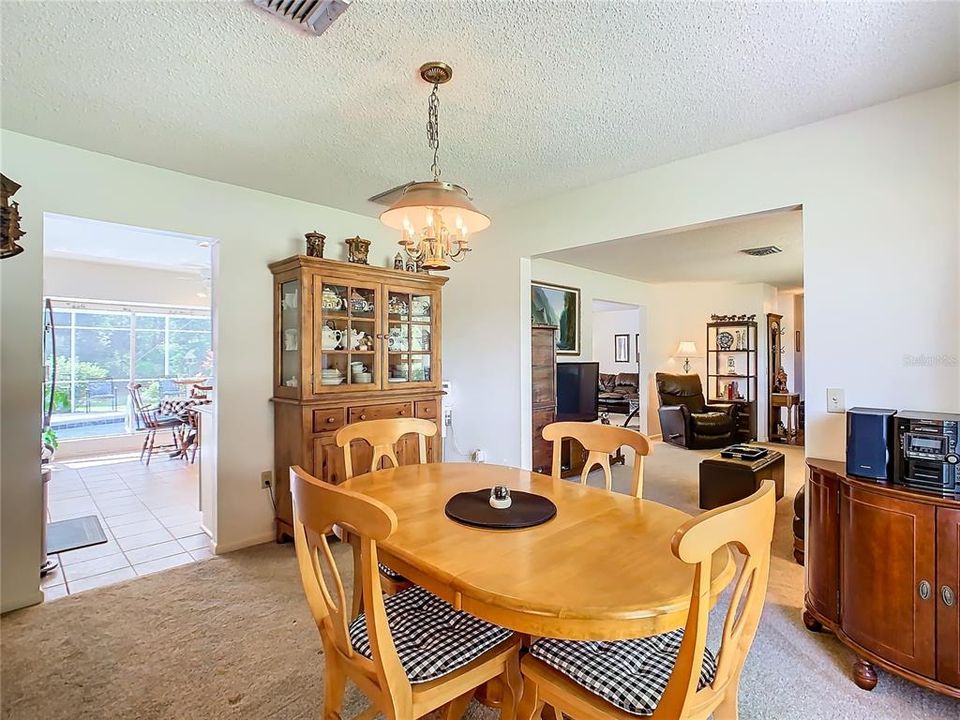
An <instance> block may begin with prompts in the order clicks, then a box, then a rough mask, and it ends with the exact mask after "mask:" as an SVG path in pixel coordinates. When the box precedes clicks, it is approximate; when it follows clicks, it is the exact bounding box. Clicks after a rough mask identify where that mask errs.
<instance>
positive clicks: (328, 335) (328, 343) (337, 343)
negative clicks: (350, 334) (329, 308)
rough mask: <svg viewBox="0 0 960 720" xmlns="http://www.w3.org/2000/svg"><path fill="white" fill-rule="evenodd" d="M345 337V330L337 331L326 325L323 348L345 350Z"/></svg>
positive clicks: (322, 341) (322, 340) (324, 327)
mask: <svg viewBox="0 0 960 720" xmlns="http://www.w3.org/2000/svg"><path fill="white" fill-rule="evenodd" d="M343 336H344V332H343V330H337V329H336V328H335V327H331V326H330V325H324V326H323V335H322V338H321V346H322V347H323V349H324V350H343V345H342V343H343Z"/></svg>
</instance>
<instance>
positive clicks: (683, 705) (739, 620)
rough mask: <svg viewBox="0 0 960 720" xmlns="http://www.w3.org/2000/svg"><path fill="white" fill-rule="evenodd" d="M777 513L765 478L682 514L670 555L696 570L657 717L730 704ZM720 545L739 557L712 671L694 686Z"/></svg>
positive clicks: (760, 598) (757, 610)
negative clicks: (687, 516)
mask: <svg viewBox="0 0 960 720" xmlns="http://www.w3.org/2000/svg"><path fill="white" fill-rule="evenodd" d="M775 516H776V492H775V486H774V484H773V483H772V482H770V481H765V482H764V483H763V486H762V487H761V488H760V490H758V491H757V492H756V493H754V494H753V495H751V496H750V497H748V498H745V499H744V500H741V501H739V502H736V503H733V504H731V505H724V506H722V507H719V508H716V509H715V510H711V511H710V512H707V513H704V514H703V515H700V516H698V517H696V518H693V519H691V520H688V521H687V522H686V523H684V524H683V525H682V526H681V527H680V528H679V529H678V530H677V531H676V533H675V534H674V536H673V542H672V549H673V554H674V555H676V556H677V557H678V558H679V559H680V560H683V561H684V562H686V563H689V564H691V565H696V569H695V572H694V583H693V592H692V595H691V602H690V612H689V615H688V616H687V623H686V626H685V630H684V637H683V642H682V644H681V646H680V653H679V656H678V658H677V662H676V665H675V666H674V669H673V674H672V675H671V676H670V681H669V682H668V683H667V687H666V690H665V691H664V694H663V697H662V698H661V700H660V703H659V705H658V706H657V711H656V713H655V714H654V715H653V717H654V719H655V720H657V719H659V718H685V717H690V716H696V717H707V715H709V714H710V712H713V710H714V709H715V708H718V707H720V706H723V708H724V709H729V708H736V703H737V689H738V686H739V683H740V672H741V670H742V669H743V663H744V661H745V660H746V659H747V653H748V652H749V651H750V646H751V645H752V643H753V638H754V636H755V635H756V632H757V627H758V625H759V623H760V615H761V613H762V611H763V602H764V597H765V595H766V592H767V579H768V577H769V573H770V548H771V544H772V542H773V524H774V519H775ZM725 546H733V547H734V548H735V549H736V550H737V551H739V552H740V553H741V554H743V555H744V557H745V561H744V564H743V568H742V569H741V571H740V575H739V577H738V578H737V584H736V586H735V588H734V592H733V596H732V598H731V600H730V606H729V608H728V609H727V614H726V618H725V620H724V625H723V634H722V639H721V644H720V654H719V658H718V661H717V674H716V677H715V678H714V680H713V682H712V683H711V684H710V685H709V686H707V687H705V688H703V689H702V690H697V685H698V682H699V677H700V667H701V664H702V662H703V654H704V649H705V647H706V641H707V621H708V617H709V613H710V576H711V565H712V562H713V555H714V553H716V552H717V551H718V550H722V549H724V547H725ZM741 606H742V607H741ZM718 712H719V710H718ZM727 716H728V715H727V714H724V717H727ZM729 716H730V717H735V715H729Z"/></svg>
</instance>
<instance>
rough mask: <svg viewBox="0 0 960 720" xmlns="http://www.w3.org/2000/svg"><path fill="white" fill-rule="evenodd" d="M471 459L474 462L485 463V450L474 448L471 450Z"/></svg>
mask: <svg viewBox="0 0 960 720" xmlns="http://www.w3.org/2000/svg"><path fill="white" fill-rule="evenodd" d="M473 461H474V462H475V463H485V462H486V461H487V451H486V450H475V451H474V452H473Z"/></svg>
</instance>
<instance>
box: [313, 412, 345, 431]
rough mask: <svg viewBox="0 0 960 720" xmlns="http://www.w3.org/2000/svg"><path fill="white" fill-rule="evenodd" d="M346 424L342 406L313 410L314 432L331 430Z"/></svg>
mask: <svg viewBox="0 0 960 720" xmlns="http://www.w3.org/2000/svg"><path fill="white" fill-rule="evenodd" d="M346 424H347V421H346V412H344V409H343V408H330V409H328V410H314V411H313V431H314V432H315V433H321V432H333V431H334V430H339V429H340V428H342V427H343V426H344V425H346Z"/></svg>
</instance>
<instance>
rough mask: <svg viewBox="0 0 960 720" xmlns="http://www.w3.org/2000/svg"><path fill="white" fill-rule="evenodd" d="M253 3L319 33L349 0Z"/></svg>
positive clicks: (265, 1) (339, 14)
mask: <svg viewBox="0 0 960 720" xmlns="http://www.w3.org/2000/svg"><path fill="white" fill-rule="evenodd" d="M253 4H254V5H256V6H257V7H259V8H263V9H264V10H266V11H267V12H268V13H270V14H271V15H276V16H277V17H282V18H283V19H284V20H288V21H290V22H292V23H294V24H296V25H299V26H300V27H302V28H303V29H304V30H307V31H309V32H312V33H313V34H315V35H320V34H321V33H323V31H324V30H326V29H327V28H328V27H330V26H331V25H333V21H334V20H336V19H337V18H338V17H340V16H341V15H342V14H343V13H344V11H345V10H346V9H347V8H348V7H350V0H253Z"/></svg>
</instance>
